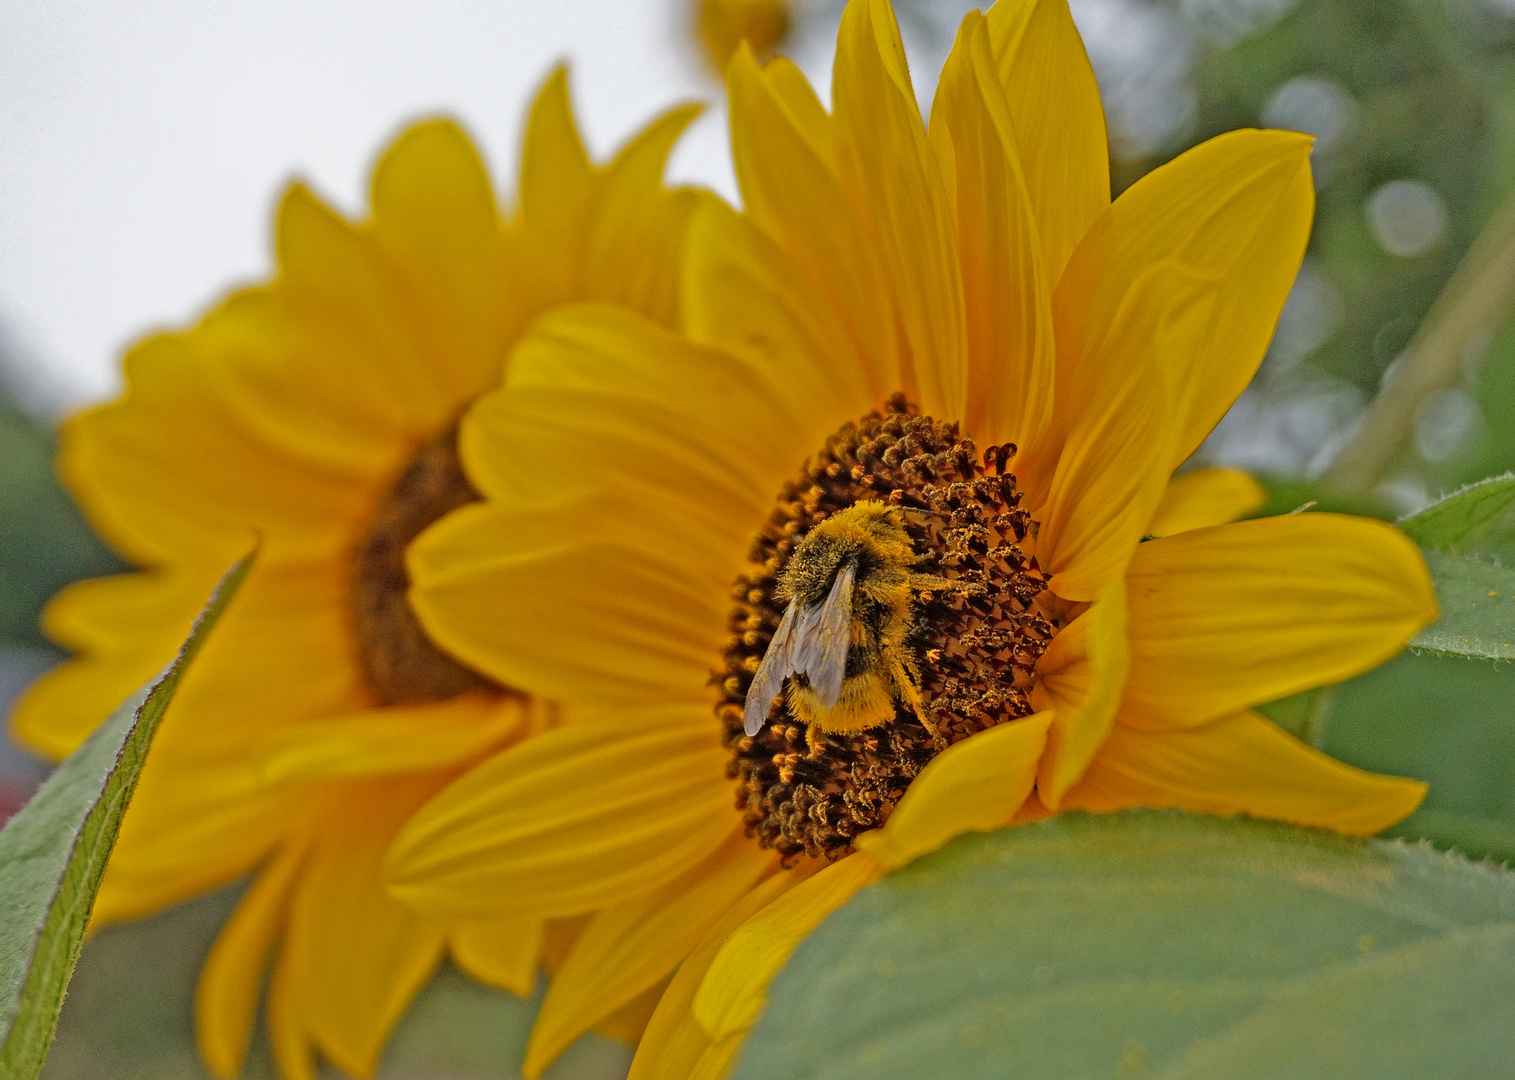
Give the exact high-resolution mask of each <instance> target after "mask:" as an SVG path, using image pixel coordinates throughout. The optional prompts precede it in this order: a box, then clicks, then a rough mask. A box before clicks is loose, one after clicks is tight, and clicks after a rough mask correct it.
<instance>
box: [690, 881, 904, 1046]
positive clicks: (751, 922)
mask: <svg viewBox="0 0 1515 1080" xmlns="http://www.w3.org/2000/svg"><path fill="white" fill-rule="evenodd" d="M883 874H884V870H883V867H881V866H880V865H879V864H878V863H877V862H875V861H874V860H872V859H871V858H869V857H867V856H866V855H849V856H847V857H846V858H844V859H841V860H840V861H838V862H835V863H832V864H831V865H830V866H828V867H826V868H825V869H824V870H822V871H821V872H820V873H818V874H816V875H815V876H814V877H811V878H808V879H806V880H805V881H803V882H801V883H800V884H798V885H796V886H795V887H794V888H792V889H790V890H789V891H788V892H786V893H784V895H783V896H781V897H779V898H778V899H777V900H775V901H773V903H771V904H769V905H768V906H767V907H765V908H763V910H761V911H759V912H758V913H757V914H755V915H753V916H752V918H750V919H748V920H747V921H746V922H745V923H743V924H742V925H741V926H739V927H737V929H736V930H734V931H733V932H732V934H731V937H730V939H728V940H727V941H726V943H725V944H724V945H722V946H721V949H720V951H719V952H718V953H717V954H716V957H715V959H714V960H712V961H711V963H710V970H709V971H707V972H706V973H705V978H704V981H702V982H701V983H700V988H699V991H698V992H697V993H696V994H695V996H694V1001H693V1003H692V1005H691V1011H692V1012H693V1013H694V1018H695V1020H697V1021H698V1022H699V1024H700V1026H701V1027H702V1028H704V1029H705V1033H706V1034H707V1035H709V1036H710V1038H711V1039H712V1040H714V1041H715V1042H717V1043H719V1042H720V1041H721V1040H723V1039H725V1038H727V1037H728V1036H730V1035H733V1034H736V1033H739V1032H741V1031H743V1030H745V1029H746V1028H747V1027H749V1026H750V1025H751V1024H752V1022H753V1021H754V1020H756V1019H757V1017H758V1013H759V1012H761V1011H762V1008H763V1002H764V1000H766V997H767V994H768V984H769V983H770V982H772V981H773V977H774V976H775V975H777V974H778V971H779V968H781V967H783V966H784V962H785V961H786V960H788V959H789V956H790V954H791V953H793V952H794V950H795V948H796V947H797V946H798V945H799V943H800V942H801V941H803V940H804V939H805V937H806V936H807V935H809V933H810V931H812V930H814V929H815V928H816V927H817V926H819V925H820V923H821V920H822V919H824V918H825V917H826V916H827V915H830V914H831V913H832V912H833V911H835V910H836V909H837V908H839V907H841V906H842V905H843V904H845V903H846V902H847V901H848V900H850V899H851V898H852V895H853V894H854V893H856V892H857V891H858V890H859V889H861V888H864V887H865V886H867V885H871V884H872V883H873V882H875V881H877V880H878V879H879V878H880V877H882V876H883Z"/></svg>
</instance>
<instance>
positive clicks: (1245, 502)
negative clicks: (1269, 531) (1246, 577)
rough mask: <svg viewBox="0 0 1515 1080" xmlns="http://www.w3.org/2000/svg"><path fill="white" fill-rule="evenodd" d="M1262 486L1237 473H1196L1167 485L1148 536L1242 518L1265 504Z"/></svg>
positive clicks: (1211, 470)
mask: <svg viewBox="0 0 1515 1080" xmlns="http://www.w3.org/2000/svg"><path fill="white" fill-rule="evenodd" d="M1267 498H1268V497H1267V494H1266V493H1265V492H1264V491H1263V489H1262V485H1261V484H1259V483H1258V482H1257V481H1256V480H1254V479H1252V477H1251V476H1250V475H1248V474H1247V473H1244V472H1241V471H1240V470H1238V469H1195V470H1193V471H1192V472H1186V473H1184V474H1183V475H1182V476H1175V477H1174V478H1173V479H1172V480H1169V481H1168V487H1167V490H1166V491H1164V492H1163V499H1162V502H1160V503H1158V504H1157V511H1156V512H1155V513H1154V514H1153V515H1152V520H1151V521H1150V522H1148V524H1147V533H1148V535H1151V536H1172V535H1173V534H1174V533H1181V532H1187V531H1188V530H1190V529H1202V528H1205V527H1206V526H1208V525H1224V524H1226V523H1228V522H1232V521H1235V520H1236V519H1237V518H1241V517H1245V516H1246V515H1247V514H1250V513H1251V512H1252V511H1253V510H1256V509H1257V508H1258V507H1260V506H1262V505H1263V503H1265V502H1267Z"/></svg>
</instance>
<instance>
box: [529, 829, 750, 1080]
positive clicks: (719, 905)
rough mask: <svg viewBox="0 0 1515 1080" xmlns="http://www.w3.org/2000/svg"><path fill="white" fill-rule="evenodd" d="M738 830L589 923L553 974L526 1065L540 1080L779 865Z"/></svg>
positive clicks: (532, 1076)
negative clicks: (689, 866) (696, 861)
mask: <svg viewBox="0 0 1515 1080" xmlns="http://www.w3.org/2000/svg"><path fill="white" fill-rule="evenodd" d="M773 861H774V859H773V855H772V853H771V852H768V851H764V850H763V849H762V848H759V847H758V846H757V845H756V844H754V843H753V842H752V841H751V840H749V839H748V838H747V837H746V836H745V835H743V833H742V832H741V830H738V831H736V832H735V833H733V834H732V836H731V837H730V838H729V839H728V840H727V842H726V843H725V844H723V845H722V846H721V848H720V849H719V850H717V851H716V852H714V853H713V854H712V855H711V856H710V857H709V858H708V859H706V860H705V861H704V862H703V863H701V864H700V865H699V866H697V867H695V868H694V869H693V870H691V871H690V872H688V873H687V874H685V875H683V876H682V877H680V878H677V879H676V880H674V881H672V882H670V883H669V884H667V885H665V886H663V887H662V888H660V889H655V890H653V891H652V892H650V893H647V894H645V895H643V896H639V897H636V898H634V899H632V900H628V901H626V902H624V903H621V904H617V905H615V906H614V907H609V908H606V909H605V910H604V911H601V912H599V913H598V914H597V915H595V917H594V918H593V919H592V920H590V922H589V925H588V926H586V927H585V928H584V932H583V933H582V934H580V935H579V938H578V940H577V941H575V942H574V946H573V950H572V951H571V952H570V953H569V954H568V958H567V959H566V960H565V961H564V963H563V966H562V967H560V968H559V969H558V970H557V972H556V973H555V974H554V975H553V979H552V984H551V986H549V987H548V990H547V997H546V998H545V999H544V1000H543V1001H542V1008H541V1010H540V1011H539V1012H538V1013H537V1018H536V1022H535V1024H534V1026H533V1027H532V1031H531V1041H530V1042H529V1043H528V1044H527V1047H526V1064H525V1066H524V1067H523V1072H525V1074H526V1076H527V1077H528V1080H535V1078H536V1077H537V1076H540V1075H541V1073H542V1070H543V1069H545V1068H547V1066H548V1065H550V1064H551V1063H552V1061H553V1060H554V1059H555V1058H557V1056H558V1055H559V1054H561V1053H562V1052H563V1051H564V1050H566V1049H567V1048H568V1046H569V1045H570V1044H571V1043H572V1042H573V1041H574V1040H575V1039H577V1038H578V1037H579V1036H580V1035H582V1034H583V1033H584V1032H585V1031H588V1030H589V1029H590V1028H591V1027H594V1026H595V1025H596V1024H598V1023H599V1022H600V1020H601V1018H603V1017H605V1016H608V1015H610V1014H611V1013H612V1012H614V1011H615V1010H616V1009H617V1008H619V1007H620V1006H622V1005H623V1004H625V1003H626V1002H628V1001H630V1000H632V999H633V998H635V997H636V996H637V995H638V994H639V993H641V992H643V991H644V990H646V989H647V988H648V987H652V986H655V985H657V983H658V982H659V981H660V980H662V979H663V978H664V977H665V976H667V975H669V974H670V973H671V972H672V971H673V969H674V968H675V967H676V966H678V964H679V963H680V962H681V961H682V960H683V959H684V957H685V956H686V955H688V953H689V952H690V951H691V950H692V949H693V948H694V947H695V946H696V945H698V944H699V943H700V941H701V940H702V939H703V938H704V937H705V935H706V933H707V932H709V930H710V929H711V927H712V926H714V925H715V923H716V922H717V921H719V919H720V918H721V916H722V915H723V914H724V913H725V912H726V911H728V910H730V909H731V907H732V906H734V905H735V904H736V903H737V902H738V901H739V900H740V899H741V898H742V897H743V896H745V895H746V894H747V892H748V891H749V890H751V888H752V886H753V885H754V884H756V882H757V880H758V878H759V877H761V876H762V874H763V872H764V871H765V870H766V869H768V868H769V867H770V866H771V865H772V864H773Z"/></svg>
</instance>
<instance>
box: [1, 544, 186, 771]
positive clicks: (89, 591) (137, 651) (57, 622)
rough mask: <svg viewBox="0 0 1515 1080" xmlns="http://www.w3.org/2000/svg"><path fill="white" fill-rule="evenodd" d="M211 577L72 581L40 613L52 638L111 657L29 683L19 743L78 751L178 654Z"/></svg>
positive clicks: (54, 756) (72, 664) (43, 750)
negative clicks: (101, 725) (119, 708)
mask: <svg viewBox="0 0 1515 1080" xmlns="http://www.w3.org/2000/svg"><path fill="white" fill-rule="evenodd" d="M208 578H209V575H208V574H207V575H200V574H179V575H173V576H172V577H170V576H169V575H167V574H119V575H116V576H114V577H106V578H94V579H92V580H88V581H79V582H75V583H74V584H72V585H69V586H66V587H65V588H64V589H63V590H62V591H60V592H59V593H58V594H57V595H55V596H54V597H53V598H52V600H51V601H49V602H48V605H47V608H46V610H45V611H44V613H43V619H42V624H43V629H44V632H45V633H46V634H47V636H48V637H49V638H50V639H51V640H52V641H53V642H55V643H56V644H58V645H61V646H62V647H64V648H66V649H69V650H71V651H73V652H76V653H84V654H93V653H97V652H108V653H109V654H110V657H111V659H110V661H109V662H102V661H101V660H100V659H99V658H97V657H95V656H88V655H87V656H83V657H76V658H75V659H72V660H67V661H64V662H63V663H61V664H59V665H58V666H57V667H55V668H53V669H52V670H50V671H48V672H47V673H46V674H44V675H43V676H42V677H41V678H40V679H38V680H37V681H36V682H34V683H32V685H31V686H29V687H27V689H26V692H25V693H24V694H23V695H22V696H21V698H20V700H19V701H17V702H16V705H15V707H14V710H13V711H12V713H11V716H10V730H11V733H12V735H13V736H14V737H15V739H16V741H17V742H19V743H21V744H22V745H23V746H26V747H29V748H30V749H32V750H34V751H36V752H37V753H38V754H41V755H42V756H43V757H45V758H47V759H49V760H51V761H61V760H63V759H64V758H65V757H67V756H68V755H69V754H71V753H73V752H74V750H75V749H77V748H78V746H79V744H80V743H82V742H83V741H84V740H85V739H86V738H88V736H89V733H90V732H91V731H94V730H95V728H97V727H99V726H100V724H101V722H102V721H104V719H105V718H106V717H107V716H109V715H110V714H111V712H112V711H113V710H114V709H115V708H116V706H118V705H120V704H121V702H123V701H125V700H126V699H127V698H128V697H129V696H131V694H132V693H133V692H134V691H136V690H137V689H138V688H139V687H140V686H141V685H142V684H143V683H144V682H146V681H147V680H148V679H149V678H151V677H152V676H153V675H154V674H156V673H157V672H158V671H160V670H161V669H162V668H163V666H164V665H165V664H167V663H168V662H169V661H170V660H171V659H173V656H174V653H175V651H176V650H177V649H178V644H179V643H181V642H183V640H184V634H186V633H187V632H188V630H189V627H190V625H191V624H192V623H193V622H194V618H195V614H196V611H197V607H198V606H199V605H203V604H204V602H205V597H206V596H208V595H209V593H210V587H211V586H212V585H213V582H212V581H210V580H208ZM196 595H198V596H199V600H196V599H195V597H196ZM136 628H140V630H139V632H137V633H136V634H135V636H134V635H133V630H134V629H136ZM176 637H177V639H178V641H177V642H176V641H175V638H176ZM193 670H198V668H195V669H193Z"/></svg>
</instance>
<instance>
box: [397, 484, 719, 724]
mask: <svg viewBox="0 0 1515 1080" xmlns="http://www.w3.org/2000/svg"><path fill="white" fill-rule="evenodd" d="M678 526H682V528H679V527H678ZM408 555H409V558H408V567H409V571H410V580H411V583H412V584H411V592H410V600H411V605H412V607H413V609H414V610H415V612H416V614H417V616H418V617H419V619H420V621H421V624H422V626H424V627H425V629H426V633H427V635H428V636H429V637H431V639H432V640H433V641H435V642H437V644H439V645H440V646H441V647H442V648H443V649H445V650H447V651H448V652H449V653H451V654H452V655H453V656H456V657H458V658H459V659H460V660H462V661H463V662H464V663H466V664H468V665H469V666H471V667H473V668H475V669H477V670H479V671H482V672H484V673H486V674H488V675H491V676H493V677H494V678H496V679H497V680H499V681H500V682H502V683H504V684H505V685H507V686H514V687H517V688H519V689H521V690H525V691H528V692H531V693H535V694H540V695H542V696H544V697H547V698H551V699H554V700H557V701H561V702H564V703H567V704H569V705H583V706H586V707H591V708H592V707H599V706H612V705H624V704H634V703H639V702H640V703H643V704H646V703H649V702H656V701H668V700H670V699H672V700H676V701H696V700H698V701H708V698H709V690H708V685H707V684H708V682H709V679H710V663H711V658H712V657H713V656H718V655H719V653H720V647H721V643H722V642H723V641H724V640H725V634H726V611H725V604H726V594H727V591H728V590H729V589H730V587H731V577H732V573H733V570H734V569H735V568H739V567H740V565H741V563H740V562H738V563H736V564H735V565H733V563H732V562H731V550H730V544H729V542H727V541H726V540H725V539H720V538H717V539H711V538H709V537H708V535H707V534H705V533H704V532H703V531H702V530H700V529H698V528H696V527H695V523H692V522H681V521H679V520H678V519H676V518H673V517H671V516H670V515H666V514H659V513H657V512H656V504H652V505H649V504H648V503H647V502H646V501H631V502H628V501H626V500H624V499H621V498H619V497H606V498H604V499H600V500H597V501H595V502H594V503H593V504H589V505H585V504H577V503H573V504H569V505H567V506H559V507H546V508H541V509H532V510H526V509H521V510H517V509H514V508H512V507H510V506H507V505H504V504H499V503H489V504H476V505H473V506H467V507H464V508H463V509H461V510H457V511H454V512H453V513H451V514H449V515H448V516H447V517H445V518H443V519H442V520H441V521H440V522H438V523H437V524H436V525H434V526H432V527H431V528H430V529H428V530H427V531H426V532H425V533H423V534H422V535H421V536H420V538H418V539H417V540H416V541H414V542H413V543H412V544H411V546H410V549H409V552H408Z"/></svg>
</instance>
